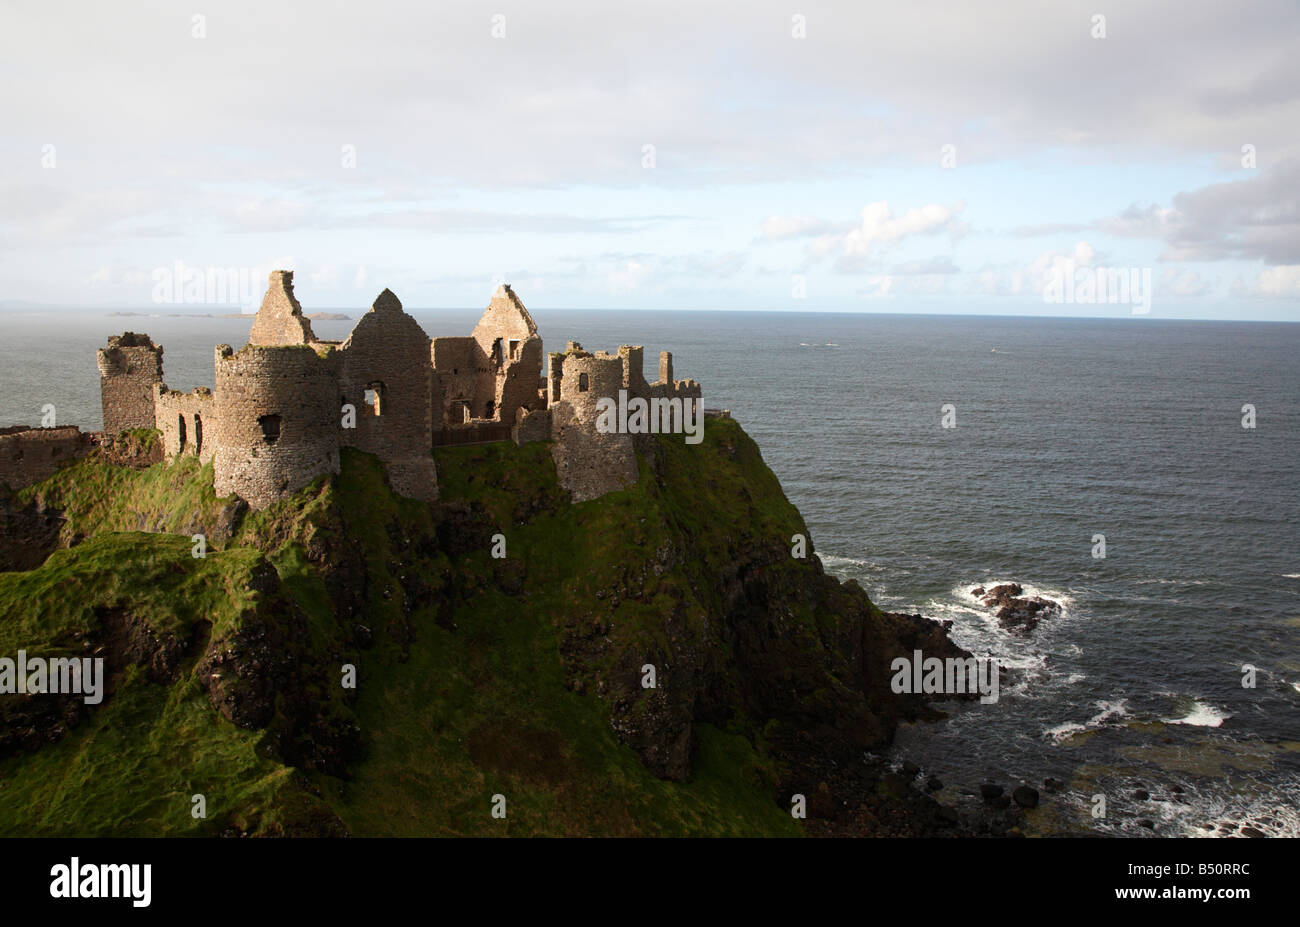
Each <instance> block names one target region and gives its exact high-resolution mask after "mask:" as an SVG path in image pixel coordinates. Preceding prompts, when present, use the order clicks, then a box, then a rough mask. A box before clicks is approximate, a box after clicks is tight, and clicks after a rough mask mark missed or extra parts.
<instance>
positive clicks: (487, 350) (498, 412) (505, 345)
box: [470, 284, 543, 424]
mask: <svg viewBox="0 0 1300 927" xmlns="http://www.w3.org/2000/svg"><path fill="white" fill-rule="evenodd" d="M470 337H471V338H473V339H474V343H475V344H476V345H477V347H478V353H477V357H478V358H480V359H481V362H480V365H479V368H480V369H479V376H478V378H477V380H476V382H475V385H474V389H475V400H476V402H475V404H474V414H475V416H484V415H485V414H486V412H487V402H488V401H489V400H490V401H491V402H492V414H491V417H492V418H495V419H499V420H500V421H502V422H505V423H507V424H513V423H514V421H515V415H516V413H517V412H518V410H519V409H520V407H524V408H529V409H532V408H536V407H538V406H539V405H540V401H539V397H538V391H537V381H538V379H539V378H540V377H541V372H542V356H543V352H542V339H541V336H540V335H539V334H538V332H537V323H535V322H534V321H533V317H532V316H531V315H530V314H529V312H528V310H527V309H526V308H525V307H524V304H523V302H522V300H520V299H519V297H518V296H517V295H515V292H514V290H512V289H511V288H510V287H509V286H508V285H506V284H502V285H501V286H499V287H497V290H496V292H495V293H493V294H492V300H491V301H490V302H489V303H488V306H487V308H486V309H485V310H484V311H483V315H482V316H481V317H480V318H479V320H478V324H477V325H475V326H474V331H473V333H472V334H471V335H470ZM498 342H499V343H500V347H499V348H498V347H497V345H498ZM512 347H513V349H512Z"/></svg>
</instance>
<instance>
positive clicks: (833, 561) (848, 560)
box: [817, 553, 876, 570]
mask: <svg viewBox="0 0 1300 927" xmlns="http://www.w3.org/2000/svg"><path fill="white" fill-rule="evenodd" d="M817 556H818V557H821V559H822V565H823V566H824V567H826V569H828V570H838V569H840V568H843V567H846V566H855V567H863V568H866V569H875V567H876V565H875V563H873V562H872V561H870V560H861V559H859V558H857V557H841V556H840V555H839V554H822V553H819V554H818V555H817Z"/></svg>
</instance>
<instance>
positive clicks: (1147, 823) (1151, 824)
mask: <svg viewBox="0 0 1300 927" xmlns="http://www.w3.org/2000/svg"><path fill="white" fill-rule="evenodd" d="M1138 827H1145V828H1146V829H1147V830H1155V829H1156V822H1155V821H1153V820H1151V819H1150V818H1143V819H1142V820H1140V821H1138Z"/></svg>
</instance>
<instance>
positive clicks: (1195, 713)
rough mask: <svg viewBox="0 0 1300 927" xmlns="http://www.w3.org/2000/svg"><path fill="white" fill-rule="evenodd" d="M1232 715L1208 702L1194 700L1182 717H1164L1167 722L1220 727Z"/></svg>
mask: <svg viewBox="0 0 1300 927" xmlns="http://www.w3.org/2000/svg"><path fill="white" fill-rule="evenodd" d="M1231 717H1232V715H1231V714H1229V713H1228V712H1226V711H1224V710H1223V709H1221V708H1215V707H1214V706H1213V705H1210V704H1207V703H1206V702H1201V701H1194V702H1192V707H1191V708H1190V709H1189V710H1188V712H1187V714H1185V715H1184V716H1183V717H1181V718H1163V719H1161V720H1163V721H1164V722H1165V723H1166V724H1188V725H1191V726H1192V727H1218V726H1219V725H1220V724H1222V723H1223V722H1224V721H1227V720H1228V719H1229V718H1231Z"/></svg>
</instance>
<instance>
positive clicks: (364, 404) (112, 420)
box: [98, 270, 702, 509]
mask: <svg viewBox="0 0 1300 927" xmlns="http://www.w3.org/2000/svg"><path fill="white" fill-rule="evenodd" d="M269 284H270V285H269V288H268V289H267V292H266V296H265V298H264V299H263V300H262V305H261V308H260V309H259V310H258V312H257V316H256V317H255V319H254V320H253V327H252V331H251V332H250V333H249V338H248V344H246V345H244V346H243V347H242V348H240V349H239V350H238V351H236V350H234V349H233V348H231V346H230V345H226V344H222V345H217V347H216V351H215V356H214V368H215V378H214V385H213V387H212V388H211V389H209V388H206V387H200V388H198V389H196V390H194V391H193V392H190V393H181V392H177V391H174V390H170V389H168V388H167V385H166V383H165V382H164V381H163V361H162V358H163V349H162V347H161V346H159V345H155V344H154V343H153V341H152V340H151V339H150V338H149V336H148V335H144V334H135V333H132V332H126V333H124V334H122V335H117V336H113V337H110V338H109V339H108V344H107V346H106V347H104V348H101V349H100V350H99V354H98V363H99V372H100V386H101V396H102V402H103V410H104V432H105V435H115V434H118V433H120V432H122V431H126V430H129V429H133V428H142V427H154V428H157V429H158V431H159V432H161V434H162V445H163V451H164V453H165V454H166V455H167V456H168V457H176V456H179V455H183V454H192V455H194V456H196V457H197V458H198V459H199V461H200V462H202V463H205V464H206V463H207V462H209V461H211V462H212V464H213V482H214V488H215V490H216V492H217V494H218V495H221V496H227V495H232V494H233V495H237V496H239V497H241V498H242V499H244V500H245V501H246V502H247V503H248V504H249V506H250V507H251V508H254V509H261V508H265V507H266V506H267V505H270V504H271V503H272V502H275V501H276V500H277V499H281V498H283V497H285V496H286V495H288V494H290V493H292V492H294V491H295V490H297V489H300V488H301V487H303V486H305V485H307V484H308V483H310V482H311V481H312V480H313V479H315V478H316V477H318V476H320V475H322V474H327V473H338V472H339V451H340V449H341V448H343V447H355V448H358V449H360V450H363V451H366V452H368V453H371V454H374V455H375V456H377V457H378V458H379V459H380V460H382V461H383V462H384V464H385V466H386V467H387V471H388V479H389V483H390V485H391V486H392V487H393V489H394V490H395V491H396V492H398V493H400V494H402V495H404V496H407V497H408V498H412V499H426V500H427V499H435V498H437V494H438V479H437V472H436V469H435V466H434V460H433V448H434V447H435V446H437V445H446V444H466V443H476V442H482V441H500V440H513V441H514V442H515V443H516V444H524V443H527V442H531V441H550V442H552V446H551V455H552V457H553V458H554V460H555V466H556V471H557V473H558V475H559V481H560V485H561V486H562V487H563V488H564V489H566V490H568V492H569V493H570V494H571V496H572V498H573V501H574V502H584V501H587V500H589V499H595V498H598V497H599V496H602V495H604V494H605V493H608V492H612V491H614V490H617V489H621V488H624V487H626V486H629V485H631V484H633V483H635V482H636V481H637V476H638V470H637V461H636V451H637V449H644V448H645V446H644V445H641V444H638V443H637V441H638V439H639V436H636V435H630V434H617V433H608V434H607V433H602V432H601V431H600V430H599V429H598V428H597V427H596V406H597V403H598V402H599V400H601V399H602V398H607V399H614V398H615V397H616V396H617V395H618V393H619V391H620V390H626V391H627V394H628V395H631V396H637V397H641V398H644V399H647V400H648V399H651V398H662V399H675V400H679V401H680V402H682V403H690V404H691V408H692V410H694V411H695V412H696V414H699V412H700V411H702V410H700V409H699V407H698V404H699V403H700V398H701V397H700V385H699V383H698V382H696V381H695V380H675V379H673V364H672V355H671V354H669V353H668V352H667V351H665V352H663V353H662V354H661V355H660V358H659V379H658V380H657V381H656V382H654V383H648V382H647V381H646V379H645V376H644V372H643V370H642V363H643V357H642V355H643V349H642V348H640V347H633V346H627V345H625V346H623V347H621V348H619V352H618V354H616V355H614V354H608V353H605V352H603V351H602V352H597V353H596V354H591V353H589V352H587V351H586V350H584V349H583V348H582V346H581V345H579V344H577V343H576V342H569V344H568V347H567V349H566V350H565V351H564V352H561V353H553V354H551V355H550V356H549V358H545V359H546V368H545V375H543V359H544V355H543V352H542V339H541V335H540V334H538V331H537V324H536V323H535V322H534V321H533V318H532V316H531V315H529V313H528V310H527V309H526V308H525V307H524V304H523V303H522V302H521V301H520V299H519V297H518V296H516V295H515V293H514V291H513V290H511V288H510V287H509V286H508V285H504V284H503V285H502V286H500V287H498V288H497V290H496V292H495V293H494V294H493V295H492V300H491V302H490V303H489V304H488V307H487V309H486V310H485V311H484V313H483V316H482V318H480V319H479V321H478V324H477V325H476V326H475V327H474V330H473V331H472V332H471V333H470V334H469V335H465V336H449V337H438V338H430V337H429V336H428V335H427V334H426V333H425V332H424V330H423V329H422V328H421V327H420V325H419V324H418V323H417V322H416V321H415V319H413V318H412V317H411V316H410V315H408V314H407V313H406V312H405V311H404V310H403V309H402V304H401V302H400V301H399V300H398V299H397V297H396V296H395V295H393V293H392V292H390V291H389V290H384V291H383V292H382V293H380V294H379V296H378V297H377V298H376V299H375V302H374V304H373V305H372V306H371V308H370V310H369V311H368V312H367V313H366V314H365V315H364V316H362V318H361V319H360V321H358V322H357V324H356V326H355V327H354V328H353V330H352V333H351V334H350V335H349V336H348V338H347V340H345V341H343V342H341V343H340V342H335V341H322V340H321V339H319V338H317V337H316V335H315V333H314V332H313V331H312V328H311V322H310V320H309V319H307V318H306V317H305V316H304V315H303V312H302V306H301V305H300V304H299V303H298V300H297V299H296V298H295V297H294V294H293V273H292V272H291V271H284V270H277V271H273V272H272V273H271V277H270V281H269Z"/></svg>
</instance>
